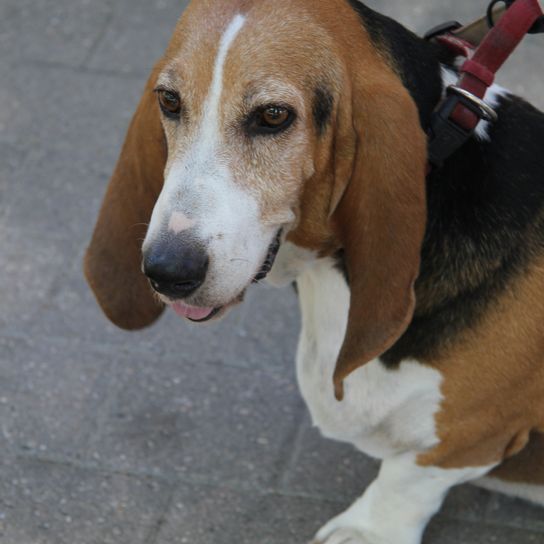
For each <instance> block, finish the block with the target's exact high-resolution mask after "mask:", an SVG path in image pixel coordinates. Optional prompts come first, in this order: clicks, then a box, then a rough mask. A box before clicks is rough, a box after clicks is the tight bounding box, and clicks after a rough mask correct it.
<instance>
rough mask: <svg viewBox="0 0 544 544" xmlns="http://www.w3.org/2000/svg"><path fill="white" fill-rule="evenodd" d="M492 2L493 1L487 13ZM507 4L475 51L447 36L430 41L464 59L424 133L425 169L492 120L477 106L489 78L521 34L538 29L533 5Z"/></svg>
mask: <svg viewBox="0 0 544 544" xmlns="http://www.w3.org/2000/svg"><path fill="white" fill-rule="evenodd" d="M496 3H497V0H494V1H493V2H492V3H491V5H490V8H489V12H488V13H492V10H493V8H494V6H495V4H496ZM506 4H507V5H508V4H511V5H510V7H509V8H508V9H507V10H506V11H505V13H504V15H503V16H502V17H501V18H500V20H499V21H498V23H497V24H496V25H495V26H493V28H492V29H491V30H490V31H489V32H488V34H487V35H486V36H485V38H484V39H483V41H482V42H481V44H480V45H479V46H475V45H473V44H472V43H470V42H468V41H466V40H464V39H462V38H461V37H459V36H456V35H455V34H453V33H451V32H447V33H445V34H440V35H438V36H436V33H435V36H433V38H432V39H434V40H435V41H437V42H439V43H442V44H444V45H446V46H448V47H449V48H450V49H451V50H452V51H454V53H455V54H456V55H458V56H461V57H464V58H466V60H465V62H464V63H463V65H462V66H461V68H460V70H459V72H460V78H459V81H458V83H457V84H456V85H454V86H452V87H449V88H448V90H447V98H446V99H445V100H444V101H443V102H442V103H441V104H440V106H439V107H438V109H437V111H436V112H435V113H434V115H433V121H432V123H431V129H430V131H429V161H430V163H431V165H432V166H431V168H433V167H440V166H441V165H442V163H443V161H444V160H445V159H446V158H447V157H449V156H450V155H452V154H453V153H454V152H455V151H457V149H458V148H459V147H461V146H462V145H463V143H465V142H466V141H467V140H468V139H469V138H470V137H471V136H472V134H473V132H474V130H475V129H476V126H477V125H478V123H479V122H480V121H481V120H482V119H484V120H488V121H493V120H495V118H496V114H495V113H494V112H493V110H492V109H491V108H490V107H489V106H487V105H486V104H485V102H483V99H484V97H485V94H486V92H487V89H488V88H489V87H490V86H491V85H492V84H493V82H494V80H495V74H496V73H497V72H498V71H499V69H500V68H501V66H502V65H503V64H504V62H505V61H506V59H508V57H509V56H510V55H511V54H512V52H513V51H514V50H515V48H516V47H517V46H518V45H519V43H520V42H521V41H522V39H523V38H524V37H525V35H526V34H527V33H528V32H529V31H530V30H531V29H533V30H534V29H535V28H536V25H538V26H544V23H543V21H544V13H543V12H542V9H541V8H540V4H539V2H538V0H515V1H513V0H510V2H506Z"/></svg>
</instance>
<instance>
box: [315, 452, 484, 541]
mask: <svg viewBox="0 0 544 544" xmlns="http://www.w3.org/2000/svg"><path fill="white" fill-rule="evenodd" d="M416 457H417V456H416V455H415V454H403V455H399V456H396V457H392V458H390V459H386V460H384V461H383V463H382V467H381V470H380V473H379V475H378V477H377V478H376V480H374V482H373V483H372V484H371V485H370V486H369V487H368V489H367V490H366V492H365V494H364V495H363V496H362V497H361V498H360V499H358V500H357V501H356V502H355V503H354V504H353V505H352V506H351V507H350V508H348V509H347V510H346V511H345V512H344V513H342V514H340V515H339V516H337V517H336V518H334V519H332V520H331V521H330V522H329V523H327V525H325V526H324V527H323V528H322V529H321V530H320V531H319V532H318V533H317V535H316V537H315V540H314V542H313V543H312V544H420V542H421V537H422V535H423V531H424V530H425V527H426V526H427V523H428V522H429V520H430V519H431V517H432V516H433V515H434V514H436V512H437V511H438V510H439V508H440V506H441V505H442V502H443V500H444V498H445V497H446V494H447V492H448V491H449V489H450V488H451V487H453V486H455V485H458V484H461V483H464V482H467V481H469V480H473V479H475V478H479V477H480V476H482V475H484V474H486V473H487V472H489V471H490V470H491V469H492V468H493V467H483V468H466V469H455V470H445V469H441V468H437V467H422V466H419V465H418V464H417V462H416Z"/></svg>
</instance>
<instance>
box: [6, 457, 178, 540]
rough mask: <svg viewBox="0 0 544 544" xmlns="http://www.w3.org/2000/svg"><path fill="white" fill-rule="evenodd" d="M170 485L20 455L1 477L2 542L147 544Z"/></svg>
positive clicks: (168, 498) (159, 517) (169, 496)
mask: <svg viewBox="0 0 544 544" xmlns="http://www.w3.org/2000/svg"><path fill="white" fill-rule="evenodd" d="M171 494H172V490H171V486H170V485H169V484H168V483H165V482H161V481H157V480H154V479H152V478H138V477H134V476H126V475H122V474H107V473H103V472H100V471H96V470H92V469H87V468H82V467H74V466H70V465H63V464H59V463H55V462H46V461H41V460H34V459H25V458H18V459H17V461H16V463H14V464H13V465H12V466H11V468H10V469H9V478H1V479H0V541H1V542H2V544H23V543H24V544H147V543H148V542H149V536H150V535H152V534H153V533H154V532H155V530H156V527H157V526H158V525H159V524H160V520H161V516H162V513H163V511H164V510H166V509H167V507H168V505H169V502H170V500H171Z"/></svg>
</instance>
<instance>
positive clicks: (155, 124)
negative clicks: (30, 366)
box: [84, 65, 167, 329]
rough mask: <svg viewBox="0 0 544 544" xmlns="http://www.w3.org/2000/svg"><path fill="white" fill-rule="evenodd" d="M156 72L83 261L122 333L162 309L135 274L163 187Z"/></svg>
mask: <svg viewBox="0 0 544 544" xmlns="http://www.w3.org/2000/svg"><path fill="white" fill-rule="evenodd" d="M158 70H159V65H157V66H156V67H155V69H154V70H153V73H152V74H151V77H150V78H149V81H148V82H147V85H146V88H145V91H144V94H143V97H142V98H141V100H140V103H139V105H138V109H137V110H136V113H135V114H134V117H133V119H132V122H131V124H130V127H129V129H128V133H127V135H126V139H125V143H124V145H123V149H122V151H121V155H120V157H119V160H118V162H117V166H116V167H115V171H114V173H113V176H112V178H111V180H110V183H109V186H108V188H107V191H106V196H105V197H104V201H103V203H102V208H101V210H100V214H99V216H98V221H97V224H96V227H95V230H94V234H93V237H92V240H91V243H90V245H89V248H88V249H87V253H86V255H85V262H84V270H85V276H86V278H87V281H88V282H89V285H90V286H91V288H92V290H93V291H94V294H95V296H96V298H97V300H98V302H99V304H100V306H101V307H102V310H103V311H104V313H105V314H106V315H107V316H108V318H109V319H110V320H111V321H113V322H114V323H115V324H116V325H117V326H119V327H121V328H124V329H138V328H142V327H145V326H147V325H150V324H151V323H152V322H153V321H155V320H156V319H157V318H158V317H159V315H160V314H161V312H162V311H163V309H164V308H163V306H162V305H161V304H160V303H159V302H158V301H157V300H156V299H155V297H154V296H153V294H152V291H151V288H150V286H149V284H148V282H147V280H146V278H145V276H144V275H143V274H142V272H141V260H142V256H141V245H142V241H143V239H144V237H145V233H146V229H147V224H148V223H149V220H150V218H151V213H152V211H153V206H154V205H155V202H156V200H157V198H158V196H159V194H160V191H161V188H162V185H163V173H164V168H165V163H166V153H167V151H166V142H165V140H164V134H163V130H162V126H161V122H160V117H159V109H158V105H157V101H156V98H155V96H154V93H153V86H154V85H155V82H156V77H157V74H158Z"/></svg>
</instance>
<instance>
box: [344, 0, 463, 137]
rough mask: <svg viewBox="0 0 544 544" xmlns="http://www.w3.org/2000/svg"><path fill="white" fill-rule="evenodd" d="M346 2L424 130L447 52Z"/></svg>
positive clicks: (438, 92)
mask: <svg viewBox="0 0 544 544" xmlns="http://www.w3.org/2000/svg"><path fill="white" fill-rule="evenodd" d="M348 2H349V4H350V5H351V6H352V8H353V9H354V10H355V11H356V12H357V13H358V14H359V16H360V18H361V20H362V22H363V25H364V27H365V28H366V30H367V31H368V33H369V35H370V38H371V39H372V41H373V42H374V44H375V46H376V47H377V48H378V49H380V50H381V51H383V52H384V53H385V55H386V57H388V58H389V59H390V60H391V63H392V65H393V68H394V69H395V70H396V71H397V72H398V73H399V75H400V77H401V79H402V82H403V83H404V86H405V87H406V88H407V89H408V91H409V92H410V94H411V95H412V98H413V99H414V101H415V103H416V104H417V106H418V109H419V115H420V120H421V125H422V126H423V127H427V126H428V125H429V123H430V120H431V114H432V112H433V110H434V108H435V106H436V104H437V103H438V101H439V100H440V97H441V93H442V81H441V77H440V64H439V63H440V62H445V63H449V62H453V60H454V59H453V57H452V55H451V53H450V51H449V50H448V49H447V48H444V47H441V46H438V45H435V44H432V43H429V42H426V41H425V40H423V39H421V38H419V37H418V36H416V35H415V34H413V33H412V32H410V31H409V30H408V29H406V28H405V27H403V26H402V25H401V24H400V23H397V22H396V21H394V20H393V19H390V18H389V17H386V16H385V15H382V14H380V13H377V12H375V11H373V10H371V9H370V8H368V7H367V6H365V5H363V4H361V2H359V1H358V0H348Z"/></svg>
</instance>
